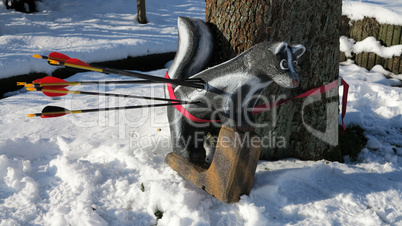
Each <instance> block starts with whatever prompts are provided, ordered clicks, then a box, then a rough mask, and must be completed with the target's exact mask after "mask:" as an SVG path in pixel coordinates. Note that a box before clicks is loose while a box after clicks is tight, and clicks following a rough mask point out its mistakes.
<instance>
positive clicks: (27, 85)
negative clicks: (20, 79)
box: [25, 84, 34, 87]
mask: <svg viewBox="0 0 402 226" xmlns="http://www.w3.org/2000/svg"><path fill="white" fill-rule="evenodd" d="M25 87H34V84H26V85H25Z"/></svg>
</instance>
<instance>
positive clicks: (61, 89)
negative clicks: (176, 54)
mask: <svg viewBox="0 0 402 226" xmlns="http://www.w3.org/2000/svg"><path fill="white" fill-rule="evenodd" d="M33 57H34V58H38V59H45V60H47V61H48V63H49V64H51V65H54V66H65V67H70V68H77V69H83V70H87V71H96V72H101V73H106V74H117V75H121V76H129V77H134V78H137V79H136V80H122V81H77V82H68V81H65V80H63V79H60V78H56V77H52V76H47V77H44V78H41V79H37V80H34V81H33V82H32V83H27V82H17V85H19V86H25V87H26V89H27V90H28V91H40V92H43V93H44V94H45V95H46V96H49V97H59V96H64V95H67V94H78V95H97V96H112V97H124V98H137V99H146V100H155V101H166V103H162V104H149V105H135V106H125V107H112V108H97V109H85V110H68V109H66V108H63V107H57V106H47V107H45V108H44V109H43V110H42V112H41V113H35V114H28V117H42V118H54V117H59V116H63V115H67V114H77V113H87V112H98V111H112V110H124V109H135V108H144V107H161V106H169V105H178V104H180V105H181V104H194V103H193V102H188V101H181V100H177V99H168V98H158V97H147V96H136V95H127V94H116V93H98V92H86V91H77V90H68V89H66V87H68V86H77V85H99V84H105V85H106V84H144V83H170V84H173V85H182V86H189V87H193V88H197V89H204V84H203V81H201V80H194V79H185V80H181V79H168V78H163V77H157V76H152V75H147V74H142V73H137V72H131V71H125V70H119V69H114V68H105V67H94V66H91V65H89V64H87V63H85V62H83V61H81V60H79V59H76V58H70V57H69V56H67V55H64V54H62V53H58V52H52V53H50V54H49V56H41V55H36V54H35V55H33Z"/></svg>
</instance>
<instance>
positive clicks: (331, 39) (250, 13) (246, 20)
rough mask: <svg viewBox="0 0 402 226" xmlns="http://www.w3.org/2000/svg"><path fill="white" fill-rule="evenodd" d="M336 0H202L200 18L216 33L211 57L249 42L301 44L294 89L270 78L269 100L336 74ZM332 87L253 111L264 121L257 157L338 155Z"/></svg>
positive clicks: (338, 157) (338, 10)
mask: <svg viewBox="0 0 402 226" xmlns="http://www.w3.org/2000/svg"><path fill="white" fill-rule="evenodd" d="M341 5H342V1H341V0H322V1H307V0H278V1H268V0H235V1H225V0H218V1H216V0H206V21H207V22H210V23H211V24H212V25H213V27H214V30H215V35H216V39H217V45H216V48H217V49H216V51H215V52H216V53H217V54H216V57H215V61H214V63H215V64H217V63H220V62H223V61H225V60H228V59H230V58H232V57H234V56H236V55H238V54H239V53H241V52H243V51H245V50H247V49H248V48H250V47H251V46H253V45H255V44H257V43H259V42H262V41H264V40H268V41H285V42H288V43H289V44H303V45H304V46H305V47H306V48H307V51H306V53H305V54H304V55H303V56H302V57H301V59H300V66H301V71H300V79H301V84H300V87H299V88H296V89H292V90H289V89H284V88H280V87H279V86H278V85H276V84H274V83H273V84H271V85H270V86H269V87H268V88H267V90H266V91H265V93H264V94H263V95H264V97H265V98H267V99H268V100H269V101H273V100H278V99H287V98H290V97H293V96H296V95H298V94H300V93H302V92H305V91H307V90H310V89H312V88H315V87H319V86H322V85H323V84H326V83H329V82H332V81H334V80H335V79H337V77H338V74H339V66H338V64H339V27H340V21H341ZM338 99H339V98H338V91H337V89H333V90H332V91H331V92H329V93H327V94H323V95H318V96H316V97H307V98H304V99H298V100H293V101H291V102H289V103H286V104H285V105H282V106H280V107H277V108H275V109H273V110H271V111H268V112H265V113H261V114H259V115H256V122H257V123H258V124H260V125H261V124H264V126H263V127H257V128H256V132H257V133H258V134H259V135H260V136H261V137H262V138H263V144H262V145H263V150H262V154H261V158H262V159H267V160H276V159H283V158H289V157H295V158H299V159H303V160H318V159H323V158H325V159H327V160H337V161H342V156H341V152H340V149H339V147H338V112H339V110H338V105H339V100H338Z"/></svg>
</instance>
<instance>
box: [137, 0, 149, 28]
mask: <svg viewBox="0 0 402 226" xmlns="http://www.w3.org/2000/svg"><path fill="white" fill-rule="evenodd" d="M137 15H138V22H139V23H140V24H146V23H147V16H146V10H145V0H137Z"/></svg>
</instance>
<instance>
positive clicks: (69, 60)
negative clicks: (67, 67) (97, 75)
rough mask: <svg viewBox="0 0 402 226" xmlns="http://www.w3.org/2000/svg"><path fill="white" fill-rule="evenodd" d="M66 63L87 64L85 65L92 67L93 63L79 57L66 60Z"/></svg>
mask: <svg viewBox="0 0 402 226" xmlns="http://www.w3.org/2000/svg"><path fill="white" fill-rule="evenodd" d="M65 63H69V64H75V65H81V66H85V67H91V65H89V64H87V63H85V62H83V61H81V60H79V59H77V58H71V59H68V60H66V62H65Z"/></svg>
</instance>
